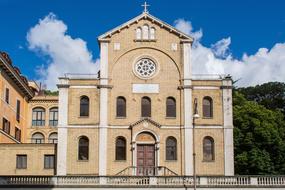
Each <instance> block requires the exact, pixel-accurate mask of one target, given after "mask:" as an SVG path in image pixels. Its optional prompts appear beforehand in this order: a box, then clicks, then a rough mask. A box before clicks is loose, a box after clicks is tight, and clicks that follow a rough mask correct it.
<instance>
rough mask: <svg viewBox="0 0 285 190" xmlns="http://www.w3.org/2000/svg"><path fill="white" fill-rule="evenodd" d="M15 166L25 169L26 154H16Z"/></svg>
mask: <svg viewBox="0 0 285 190" xmlns="http://www.w3.org/2000/svg"><path fill="white" fill-rule="evenodd" d="M16 168H17V169H27V155H17V160H16Z"/></svg>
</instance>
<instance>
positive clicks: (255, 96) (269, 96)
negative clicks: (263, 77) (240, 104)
mask: <svg viewBox="0 0 285 190" xmlns="http://www.w3.org/2000/svg"><path fill="white" fill-rule="evenodd" d="M237 91H238V92H240V93H242V94H243V95H244V96H245V98H246V99H247V100H251V101H255V102H258V103H259V104H261V105H264V106H265V107H266V108H268V109H271V110H275V109H280V110H281V111H282V112H283V113H285V83H281V82H268V83H264V84H262V85H257V86H254V87H247V88H239V89H237Z"/></svg>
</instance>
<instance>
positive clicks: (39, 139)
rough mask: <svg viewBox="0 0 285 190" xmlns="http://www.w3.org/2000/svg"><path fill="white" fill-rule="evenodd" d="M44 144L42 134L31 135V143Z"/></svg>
mask: <svg viewBox="0 0 285 190" xmlns="http://www.w3.org/2000/svg"><path fill="white" fill-rule="evenodd" d="M44 142H45V137H44V135H43V134H42V133H39V132H37V133H34V134H33V135H32V143H36V144H42V143H44Z"/></svg>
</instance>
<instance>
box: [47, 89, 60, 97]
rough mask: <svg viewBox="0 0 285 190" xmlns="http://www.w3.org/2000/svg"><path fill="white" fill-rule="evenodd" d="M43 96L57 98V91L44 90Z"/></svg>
mask: <svg viewBox="0 0 285 190" xmlns="http://www.w3.org/2000/svg"><path fill="white" fill-rule="evenodd" d="M43 94H44V95H46V96H58V91H51V90H44V92H43Z"/></svg>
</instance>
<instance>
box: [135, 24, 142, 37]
mask: <svg viewBox="0 0 285 190" xmlns="http://www.w3.org/2000/svg"><path fill="white" fill-rule="evenodd" d="M136 39H137V40H140V39H142V29H141V28H140V27H139V28H137V29H136Z"/></svg>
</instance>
